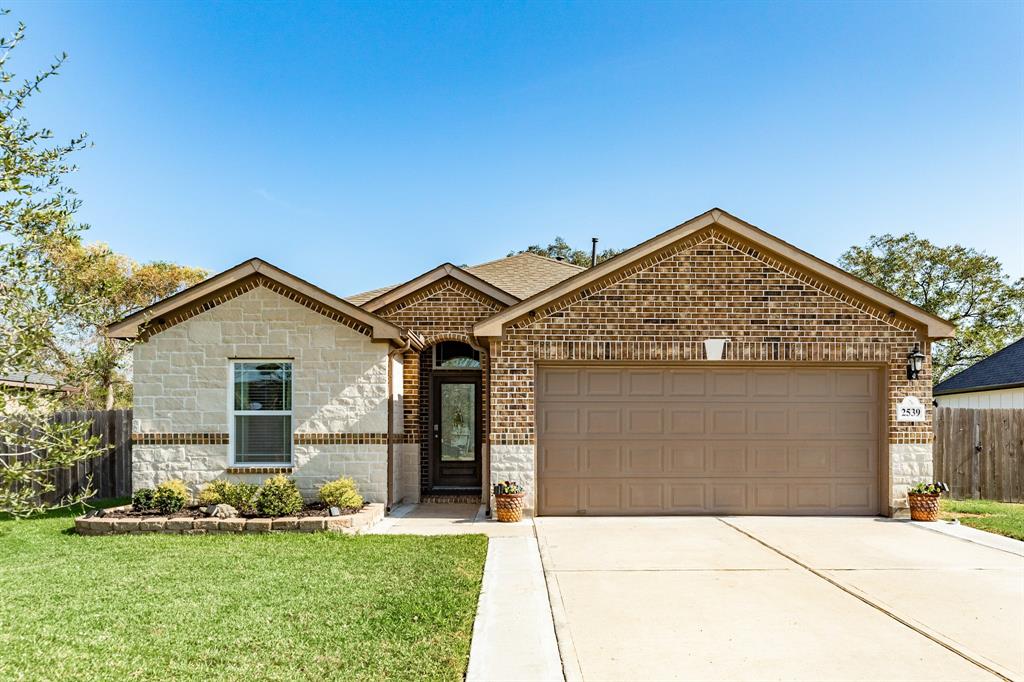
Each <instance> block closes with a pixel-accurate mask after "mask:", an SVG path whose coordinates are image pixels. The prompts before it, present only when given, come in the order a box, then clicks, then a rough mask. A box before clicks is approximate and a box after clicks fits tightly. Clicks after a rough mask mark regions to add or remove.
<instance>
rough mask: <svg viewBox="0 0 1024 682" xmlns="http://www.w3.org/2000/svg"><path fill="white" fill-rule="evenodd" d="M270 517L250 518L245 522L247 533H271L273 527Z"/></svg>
mask: <svg viewBox="0 0 1024 682" xmlns="http://www.w3.org/2000/svg"><path fill="white" fill-rule="evenodd" d="M271 525H272V524H271V520H270V519H249V520H247V521H246V522H245V530H246V532H247V533H269V532H270V528H271Z"/></svg>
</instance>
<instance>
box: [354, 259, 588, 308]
mask: <svg viewBox="0 0 1024 682" xmlns="http://www.w3.org/2000/svg"><path fill="white" fill-rule="evenodd" d="M462 269H463V270H465V271H466V272H469V273H472V274H473V275H476V276H477V277H479V278H480V279H482V280H483V281H485V282H487V283H488V284H490V285H491V286H495V287H498V288H499V289H501V290H502V291H505V292H507V293H509V294H512V295H513V296H515V297H516V298H518V299H524V298H529V297H530V296H533V295H534V294H536V293H539V292H541V291H544V290H545V289H547V288H549V287H553V286H554V285H556V284H558V283H559V282H561V281H563V280H566V279H569V278H570V277H572V276H573V275H575V274H576V273H578V272H580V271H581V270H584V269H585V268H581V267H580V266H578V265H573V264H572V263H566V262H565V261H560V260H555V259H553V258H547V257H545V256H541V255H538V254H536V253H529V252H526V253H517V254H516V255H514V256H508V257H507V258H499V259H498V260H492V261H488V262H487V263H480V264H479V265H470V266H467V267H465V268H462ZM399 286H401V284H393V285H391V286H389V287H382V288H380V289H373V290H371V291H364V292H363V293H361V294H355V295H353V296H347V297H346V300H347V301H348V302H349V303H354V304H355V305H362V304H364V303H366V302H367V301H370V300H372V299H374V298H376V297H378V296H380V295H381V294H385V293H387V292H389V291H391V290H392V289H394V288H395V287H399Z"/></svg>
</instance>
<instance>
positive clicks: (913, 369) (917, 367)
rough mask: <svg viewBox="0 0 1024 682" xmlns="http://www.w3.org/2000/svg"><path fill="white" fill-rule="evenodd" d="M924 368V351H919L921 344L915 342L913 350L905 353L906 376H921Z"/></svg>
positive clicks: (912, 377) (913, 377) (914, 377)
mask: <svg viewBox="0 0 1024 682" xmlns="http://www.w3.org/2000/svg"><path fill="white" fill-rule="evenodd" d="M923 369H924V353H922V352H921V344H919V343H915V344H914V350H912V351H910V353H909V354H908V355H907V378H908V379H911V380H913V379H916V378H918V377H919V376H921V370H923Z"/></svg>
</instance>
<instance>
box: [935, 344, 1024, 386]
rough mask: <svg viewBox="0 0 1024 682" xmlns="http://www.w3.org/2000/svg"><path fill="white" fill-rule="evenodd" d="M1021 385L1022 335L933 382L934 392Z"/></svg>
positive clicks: (1023, 382) (1023, 378)
mask: <svg viewBox="0 0 1024 682" xmlns="http://www.w3.org/2000/svg"><path fill="white" fill-rule="evenodd" d="M1017 386H1024V339H1019V340H1017V341H1014V342H1013V343H1011V344H1010V345H1009V346H1007V347H1006V348H1003V349H1002V350H998V351H996V352H995V353H993V354H992V355H990V356H988V357H987V358H985V359H984V360H981V361H979V362H976V363H975V364H973V365H971V366H970V367H968V368H967V369H965V370H964V371H962V372H959V373H958V374H954V375H953V376H951V377H950V378H948V379H946V380H945V381H943V382H941V383H939V384H936V386H935V388H933V389H932V394H933V395H949V394H951V393H970V392H972V391H993V390H996V389H1000V388H1015V387H1017Z"/></svg>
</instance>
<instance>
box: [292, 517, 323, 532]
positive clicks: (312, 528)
mask: <svg viewBox="0 0 1024 682" xmlns="http://www.w3.org/2000/svg"><path fill="white" fill-rule="evenodd" d="M327 521H328V519H326V518H325V517H323V516H304V517H302V518H300V519H299V530H301V531H303V532H306V533H314V532H316V531H321V530H326V529H327Z"/></svg>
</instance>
